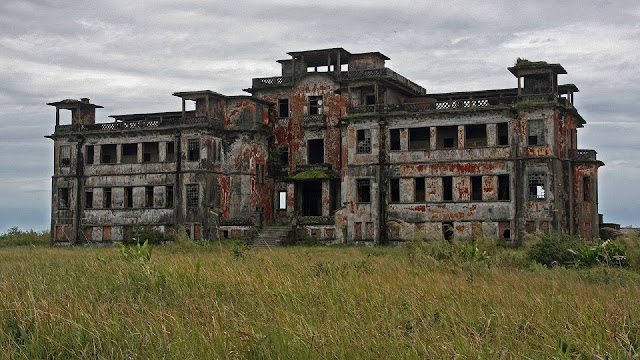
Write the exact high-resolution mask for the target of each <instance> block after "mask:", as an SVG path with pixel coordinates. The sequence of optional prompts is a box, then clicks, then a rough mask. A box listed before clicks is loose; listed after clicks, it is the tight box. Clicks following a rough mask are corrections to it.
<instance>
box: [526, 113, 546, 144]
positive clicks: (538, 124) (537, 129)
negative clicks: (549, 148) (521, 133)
mask: <svg viewBox="0 0 640 360" xmlns="http://www.w3.org/2000/svg"><path fill="white" fill-rule="evenodd" d="M527 143H528V144H529V145H544V144H545V140H544V120H543V119H531V120H529V121H527Z"/></svg>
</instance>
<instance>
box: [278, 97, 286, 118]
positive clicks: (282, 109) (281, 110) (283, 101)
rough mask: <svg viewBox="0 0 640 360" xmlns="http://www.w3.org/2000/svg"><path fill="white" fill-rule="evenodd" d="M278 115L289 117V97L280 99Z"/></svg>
mask: <svg viewBox="0 0 640 360" xmlns="http://www.w3.org/2000/svg"><path fill="white" fill-rule="evenodd" d="M278 116H279V117H289V99H278Z"/></svg>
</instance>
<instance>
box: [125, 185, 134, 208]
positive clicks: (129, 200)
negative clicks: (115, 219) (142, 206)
mask: <svg viewBox="0 0 640 360" xmlns="http://www.w3.org/2000/svg"><path fill="white" fill-rule="evenodd" d="M124 207H125V208H132V207H133V188H132V187H131V186H127V187H125V188H124Z"/></svg>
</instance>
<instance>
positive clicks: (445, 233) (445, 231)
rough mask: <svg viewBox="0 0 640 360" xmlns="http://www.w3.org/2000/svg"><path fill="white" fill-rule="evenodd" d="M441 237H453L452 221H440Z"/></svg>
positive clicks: (449, 238) (446, 238)
mask: <svg viewBox="0 0 640 360" xmlns="http://www.w3.org/2000/svg"><path fill="white" fill-rule="evenodd" d="M442 237H444V239H445V240H451V239H453V223H452V222H443V223H442Z"/></svg>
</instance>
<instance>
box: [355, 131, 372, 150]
mask: <svg viewBox="0 0 640 360" xmlns="http://www.w3.org/2000/svg"><path fill="white" fill-rule="evenodd" d="M357 138H358V141H357V145H356V152H357V153H358V154H370V153H371V130H370V129H361V130H358V131H357Z"/></svg>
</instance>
